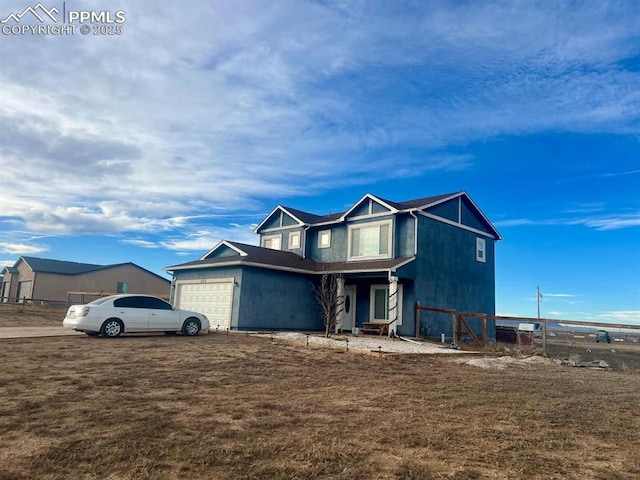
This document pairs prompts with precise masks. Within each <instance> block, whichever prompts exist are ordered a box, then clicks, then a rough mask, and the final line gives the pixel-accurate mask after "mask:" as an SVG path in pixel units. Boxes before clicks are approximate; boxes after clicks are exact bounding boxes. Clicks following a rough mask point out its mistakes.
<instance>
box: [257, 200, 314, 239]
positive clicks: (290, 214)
mask: <svg viewBox="0 0 640 480" xmlns="http://www.w3.org/2000/svg"><path fill="white" fill-rule="evenodd" d="M278 210H280V213H282V212H284V213H286V214H287V215H289V216H290V217H291V218H293V219H294V220H295V221H296V222H298V223H299V224H300V225H299V226H302V225H306V223H305V222H303V221H302V220H300V219H299V218H298V217H296V216H295V215H294V214H293V213H291V212H289V211H288V210H287V209H286V208H285V207H283V206H282V205H278V206H277V207H276V208H274V209H273V210H271V212H269V214H268V215H267V216H266V217H264V220H263V221H262V222H260V224H259V225H258V226H257V227H256V228H254V229H253V233H258V231H259V230H260V228H261V227H262V225H264V224H265V222H266V221H267V220H269V218H271V215H273V214H274V213H276V211H278ZM280 225H282V215H280Z"/></svg>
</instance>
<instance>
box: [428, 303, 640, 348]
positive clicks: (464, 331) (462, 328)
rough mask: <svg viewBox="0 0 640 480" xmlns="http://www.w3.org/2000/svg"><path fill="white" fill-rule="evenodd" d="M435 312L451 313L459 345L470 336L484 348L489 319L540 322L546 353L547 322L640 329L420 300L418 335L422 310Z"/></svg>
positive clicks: (628, 325) (637, 326) (627, 325)
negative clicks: (472, 323)
mask: <svg viewBox="0 0 640 480" xmlns="http://www.w3.org/2000/svg"><path fill="white" fill-rule="evenodd" d="M421 311H427V312H435V313H444V314H449V315H451V323H452V331H453V343H454V344H456V345H458V344H460V342H461V341H462V340H463V339H465V338H470V339H472V340H473V343H474V344H476V345H477V346H479V347H481V348H484V347H485V346H486V344H487V321H488V320H502V321H509V322H523V323H540V324H541V325H542V341H543V350H544V353H545V354H546V350H547V345H546V341H547V324H548V323H553V324H557V323H561V324H563V325H576V326H580V327H587V328H598V327H599V328H619V329H640V324H636V325H631V324H624V323H606V322H584V321H579V320H559V319H557V318H554V319H551V318H534V317H506V316H502V315H489V314H486V313H472V312H457V311H456V310H453V309H448V308H436V307H425V306H422V305H420V302H417V304H416V336H417V337H419V336H420V312H421ZM469 318H480V319H482V332H481V334H480V335H477V334H476V333H475V332H474V331H473V330H472V329H471V328H470V327H469V322H468V321H467V320H468V319H469Z"/></svg>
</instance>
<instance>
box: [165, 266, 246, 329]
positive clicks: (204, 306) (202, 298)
mask: <svg viewBox="0 0 640 480" xmlns="http://www.w3.org/2000/svg"><path fill="white" fill-rule="evenodd" d="M233 286H234V281H233V278H225V279H215V280H214V279H211V280H196V281H187V280H185V281H178V282H176V295H175V299H176V300H175V303H176V306H178V307H179V308H182V309H184V310H193V311H194V312H200V313H204V314H205V315H206V316H207V318H209V321H210V322H211V328H212V329H216V328H218V329H221V330H224V329H228V328H231V309H232V305H233Z"/></svg>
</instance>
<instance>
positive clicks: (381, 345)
mask: <svg viewBox="0 0 640 480" xmlns="http://www.w3.org/2000/svg"><path fill="white" fill-rule="evenodd" d="M258 335H260V336H265V337H271V336H272V335H273V338H274V339H278V340H291V341H294V342H304V343H305V344H306V342H307V338H308V340H309V343H310V344H311V343H314V344H320V345H327V346H330V347H335V348H344V349H346V348H347V340H348V347H349V350H357V351H363V352H378V351H381V352H383V353H424V354H435V353H470V352H463V351H462V350H456V349H453V348H451V347H450V346H449V345H439V344H436V343H426V342H416V341H406V340H401V339H399V338H396V339H392V338H389V337H379V336H364V335H341V336H339V338H325V337H323V336H318V335H316V334H312V335H306V334H304V333H297V332H274V333H273V334H270V333H269V334H258Z"/></svg>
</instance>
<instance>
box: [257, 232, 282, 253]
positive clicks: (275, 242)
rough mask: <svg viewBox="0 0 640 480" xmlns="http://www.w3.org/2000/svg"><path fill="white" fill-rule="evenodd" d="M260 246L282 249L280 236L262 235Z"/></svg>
mask: <svg viewBox="0 0 640 480" xmlns="http://www.w3.org/2000/svg"><path fill="white" fill-rule="evenodd" d="M262 246H263V247H264V248H271V249H273V250H282V236H281V235H269V236H266V237H262Z"/></svg>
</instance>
